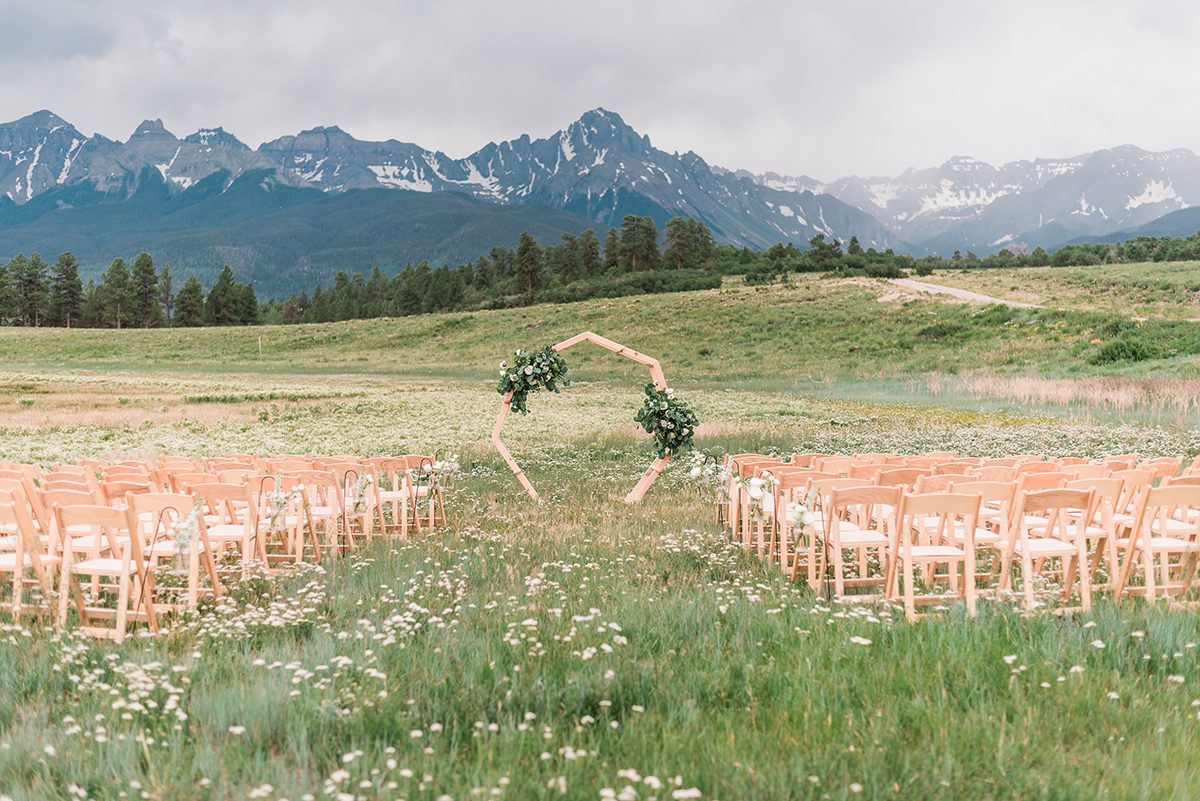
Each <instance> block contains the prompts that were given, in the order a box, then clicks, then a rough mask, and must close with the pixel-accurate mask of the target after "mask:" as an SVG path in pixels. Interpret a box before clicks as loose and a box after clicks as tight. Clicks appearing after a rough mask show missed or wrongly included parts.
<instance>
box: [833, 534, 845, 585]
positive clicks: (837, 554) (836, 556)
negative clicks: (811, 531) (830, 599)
mask: <svg viewBox="0 0 1200 801" xmlns="http://www.w3.org/2000/svg"><path fill="white" fill-rule="evenodd" d="M830 549H831V551H832V553H833V586H834V589H835V590H836V591H837V597H839V598H844V597H846V576H845V573H846V567H845V565H844V564H843V562H842V548H841V546H840V545H839V544H837V543H834V544H833V545H832V546H831V548H830Z"/></svg>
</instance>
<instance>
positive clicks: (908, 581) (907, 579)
mask: <svg viewBox="0 0 1200 801" xmlns="http://www.w3.org/2000/svg"><path fill="white" fill-rule="evenodd" d="M902 561H903V562H904V617H905V619H906V620H908V622H909V623H915V622H916V620H917V602H916V598H915V597H914V589H913V565H912V560H910V559H902Z"/></svg>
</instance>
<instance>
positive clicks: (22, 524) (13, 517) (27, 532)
mask: <svg viewBox="0 0 1200 801" xmlns="http://www.w3.org/2000/svg"><path fill="white" fill-rule="evenodd" d="M0 527H2V528H3V529H4V530H5V531H9V530H11V531H13V532H14V534H13V536H12V549H11V550H10V549H8V548H5V549H4V550H3V552H0V573H7V574H9V575H10V576H11V578H12V600H11V604H10V606H9V609H10V611H11V613H12V617H13V620H14V621H19V620H20V619H21V615H23V614H25V613H26V610H27V609H30V608H33V609H35V610H38V611H44V612H49V611H50V597H51V594H50V593H51V589H52V579H51V571H52V570H55V569H56V568H57V566H58V564H59V562H60V558H59V556H58V555H57V554H56V553H54V549H53V548H48V547H47V545H48V543H43V542H42V540H41V538H40V537H39V536H38V533H37V529H36V528H34V525H33V517H32V515H31V514H30V512H29V506H28V504H27V503H25V501H24V499H23V498H14V497H13V496H12V495H11V494H9V499H8V500H5V501H0ZM5 539H6V540H7V539H9V538H8V537H5ZM31 585H33V586H36V587H37V588H38V589H40V590H41V597H40V599H39V600H38V601H37V602H33V603H27V602H26V601H25V590H26V588H28V587H29V586H31Z"/></svg>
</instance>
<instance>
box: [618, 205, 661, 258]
mask: <svg viewBox="0 0 1200 801" xmlns="http://www.w3.org/2000/svg"><path fill="white" fill-rule="evenodd" d="M657 265H658V227H657V226H656V225H655V224H654V219H653V218H652V217H638V216H636V215H634V214H627V215H625V219H624V220H622V221H621V266H622V267H624V268H625V269H627V270H632V271H637V270H653V269H654V268H655V267H656V266H657Z"/></svg>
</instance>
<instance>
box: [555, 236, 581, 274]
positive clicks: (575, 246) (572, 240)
mask: <svg viewBox="0 0 1200 801" xmlns="http://www.w3.org/2000/svg"><path fill="white" fill-rule="evenodd" d="M554 272H555V273H557V274H558V277H559V279H560V280H562V282H563V283H564V284H570V283H572V282H573V281H575V280H576V279H578V278H579V274H580V272H581V271H580V269H579V238H578V237H576V236H575V234H570V233H566V234H563V235H562V244H560V245H559V246H558V247H556V248H555V249H554Z"/></svg>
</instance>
